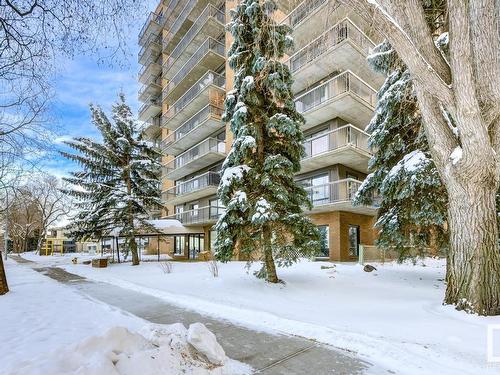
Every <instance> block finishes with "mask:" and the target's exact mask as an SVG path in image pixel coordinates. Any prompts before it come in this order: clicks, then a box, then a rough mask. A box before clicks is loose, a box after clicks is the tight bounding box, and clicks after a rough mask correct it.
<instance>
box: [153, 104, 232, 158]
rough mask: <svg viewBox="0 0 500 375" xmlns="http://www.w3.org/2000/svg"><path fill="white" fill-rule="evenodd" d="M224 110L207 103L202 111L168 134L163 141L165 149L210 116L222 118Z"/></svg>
mask: <svg viewBox="0 0 500 375" xmlns="http://www.w3.org/2000/svg"><path fill="white" fill-rule="evenodd" d="M223 112H224V110H223V109H221V108H219V107H215V106H213V105H210V104H209V105H207V106H206V107H204V108H203V109H202V110H201V111H199V112H198V113H197V114H195V115H194V116H193V117H191V118H190V119H189V120H187V121H186V122H185V123H184V124H182V125H181V126H179V127H178V128H177V129H176V130H175V131H174V132H173V133H172V134H170V135H169V136H167V137H166V138H165V139H164V140H163V141H162V147H163V149H165V148H166V147H168V146H169V145H171V144H172V143H174V142H176V141H178V140H179V139H181V138H183V137H185V136H187V135H188V134H189V133H190V132H191V131H192V130H193V129H194V128H196V127H197V126H199V125H200V124H201V123H203V122H204V121H205V120H207V119H209V118H210V117H214V118H217V119H220V118H221V117H222V113H223Z"/></svg>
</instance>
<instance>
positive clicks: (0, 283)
mask: <svg viewBox="0 0 500 375" xmlns="http://www.w3.org/2000/svg"><path fill="white" fill-rule="evenodd" d="M5 253H7V249H5ZM8 291H9V285H8V284H7V276H6V275H5V268H4V265H3V259H2V254H0V295H2V294H5V293H7V292H8Z"/></svg>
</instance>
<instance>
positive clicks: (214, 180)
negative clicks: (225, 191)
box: [162, 172, 220, 202]
mask: <svg viewBox="0 0 500 375" xmlns="http://www.w3.org/2000/svg"><path fill="white" fill-rule="evenodd" d="M219 182H220V174H219V173H217V172H206V173H203V174H202V175H200V176H196V177H194V178H192V179H190V180H187V181H184V182H181V183H178V184H177V185H175V186H174V187H171V188H170V189H168V190H166V191H164V192H163V194H162V199H163V201H164V202H167V201H169V200H171V199H174V198H177V197H180V196H183V195H186V194H190V193H193V192H195V191H198V190H202V189H205V188H208V187H217V186H219Z"/></svg>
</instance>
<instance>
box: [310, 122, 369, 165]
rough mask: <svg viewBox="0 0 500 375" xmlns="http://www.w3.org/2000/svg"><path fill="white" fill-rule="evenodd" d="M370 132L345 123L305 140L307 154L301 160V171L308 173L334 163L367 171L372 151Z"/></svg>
mask: <svg viewBox="0 0 500 375" xmlns="http://www.w3.org/2000/svg"><path fill="white" fill-rule="evenodd" d="M368 137H369V134H368V133H366V132H364V131H362V130H360V129H358V128H356V127H354V126H352V125H344V126H342V127H340V128H337V129H334V130H331V131H329V132H326V133H323V134H321V135H318V136H315V137H313V138H310V139H307V140H306V141H305V142H304V148H305V151H306V156H305V157H304V158H303V159H302V161H301V169H300V173H307V172H310V171H313V170H316V169H320V168H324V167H328V166H331V165H334V164H343V165H345V166H347V167H349V168H353V169H355V170H358V171H362V172H364V173H367V171H368V160H370V157H371V152H370V149H369V148H368Z"/></svg>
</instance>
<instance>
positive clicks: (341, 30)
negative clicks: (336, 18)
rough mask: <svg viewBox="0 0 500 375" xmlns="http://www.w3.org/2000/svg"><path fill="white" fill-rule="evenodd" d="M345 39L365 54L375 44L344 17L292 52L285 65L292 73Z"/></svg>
mask: <svg viewBox="0 0 500 375" xmlns="http://www.w3.org/2000/svg"><path fill="white" fill-rule="evenodd" d="M347 39H349V40H351V41H352V42H353V43H354V44H356V45H357V46H358V47H360V48H361V49H362V50H363V51H364V52H365V53H366V54H368V52H369V50H370V48H373V47H374V46H375V45H374V43H373V42H372V41H371V40H370V38H368V37H367V36H366V35H365V34H364V33H363V32H362V31H361V30H360V29H359V28H358V27H357V26H356V25H355V24H353V23H352V21H351V20H349V19H345V20H342V21H340V22H339V23H338V24H336V25H335V26H333V27H332V28H330V29H329V30H327V31H326V32H325V33H323V34H321V35H320V36H319V37H318V38H316V39H314V40H313V41H312V42H311V43H309V44H308V45H306V46H305V47H304V48H302V49H301V50H299V51H297V52H296V53H295V54H293V55H292V56H291V57H290V58H289V59H288V61H287V65H288V67H289V68H290V71H291V72H292V73H294V72H296V71H297V70H299V69H300V68H302V67H303V66H304V65H307V64H308V63H310V62H311V61H313V60H314V59H316V58H317V57H319V56H321V55H322V54H324V53H325V52H327V51H328V50H330V49H331V48H333V47H335V46H336V45H338V44H340V43H342V42H343V41H344V40H347Z"/></svg>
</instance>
